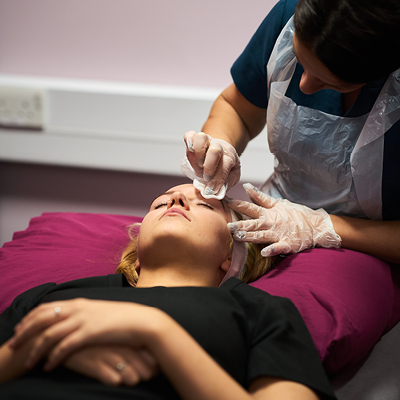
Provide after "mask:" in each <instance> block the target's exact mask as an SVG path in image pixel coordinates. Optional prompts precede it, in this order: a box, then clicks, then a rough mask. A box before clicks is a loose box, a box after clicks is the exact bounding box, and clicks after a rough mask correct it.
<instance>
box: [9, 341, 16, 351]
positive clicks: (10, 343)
mask: <svg viewBox="0 0 400 400" xmlns="http://www.w3.org/2000/svg"><path fill="white" fill-rule="evenodd" d="M8 346H9V347H11V348H12V349H13V348H15V339H11V340H10V341H9V342H8Z"/></svg>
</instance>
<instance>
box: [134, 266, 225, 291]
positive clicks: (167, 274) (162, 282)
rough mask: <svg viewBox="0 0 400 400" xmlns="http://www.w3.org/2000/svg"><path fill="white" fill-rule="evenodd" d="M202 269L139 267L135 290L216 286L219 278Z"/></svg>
mask: <svg viewBox="0 0 400 400" xmlns="http://www.w3.org/2000/svg"><path fill="white" fill-rule="evenodd" d="M211 272H212V271H210V270H209V269H204V268H196V266H193V265H190V266H188V265H187V264H186V265H176V264H174V265H164V266H162V267H157V268H154V267H152V268H151V267H150V268H148V267H145V266H141V268H140V273H139V280H138V282H137V284H136V287H137V288H141V287H154V286H165V287H177V286H218V283H219V280H221V279H222V277H221V279H219V278H220V277H219V276H216V275H217V274H212V273H211Z"/></svg>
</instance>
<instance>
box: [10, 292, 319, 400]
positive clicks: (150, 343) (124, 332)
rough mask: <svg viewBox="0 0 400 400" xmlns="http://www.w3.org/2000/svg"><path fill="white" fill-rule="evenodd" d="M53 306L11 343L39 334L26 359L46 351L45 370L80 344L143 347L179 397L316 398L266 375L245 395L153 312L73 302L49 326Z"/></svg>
mask: <svg viewBox="0 0 400 400" xmlns="http://www.w3.org/2000/svg"><path fill="white" fill-rule="evenodd" d="M54 306H55V304H48V305H42V306H40V307H38V308H37V309H36V310H35V311H33V312H31V314H30V315H28V316H27V317H26V318H25V319H24V320H23V321H22V324H20V326H19V327H18V329H17V333H16V336H15V340H14V341H13V346H14V347H16V348H18V346H19V343H21V342H22V343H23V341H24V338H25V337H29V336H30V334H32V333H34V334H37V333H38V332H39V333H41V334H40V336H39V338H38V339H37V340H36V343H35V345H34V346H33V350H32V353H31V355H30V358H31V360H32V362H33V363H37V362H38V361H39V360H40V359H41V358H42V357H43V356H44V355H45V354H47V353H48V352H50V353H49V358H48V363H47V368H49V369H50V368H54V367H55V366H57V365H58V364H60V363H61V362H62V361H63V360H64V359H65V358H66V357H68V356H69V354H71V353H73V352H74V351H76V350H78V349H79V348H81V347H82V346H87V345H93V344H100V343H115V344H120V345H129V346H134V347H135V348H146V349H148V350H149V351H150V352H151V354H152V355H153V356H154V358H155V359H156V360H157V362H158V364H159V366H160V368H161V369H162V371H163V372H164V373H165V375H166V376H167V377H168V378H169V380H170V382H171V383H172V384H173V385H174V387H175V388H176V390H177V391H178V392H179V394H180V395H181V396H182V398H183V399H190V400H208V399H210V398H212V399H215V400H218V399H224V400H225V399H227V398H229V399H233V400H234V399H254V398H255V399H268V398H271V397H270V396H272V398H275V397H273V396H278V397H279V396H280V397H282V398H285V399H287V400H290V399H296V400H315V399H318V397H317V396H316V395H315V393H314V392H313V391H312V390H310V389H309V388H307V387H306V386H304V385H301V384H298V383H294V382H290V381H284V380H281V379H273V378H268V377H263V378H259V379H257V380H255V381H254V382H253V384H252V385H251V387H250V392H248V391H246V390H245V389H244V388H243V387H242V386H241V385H239V384H238V383H237V382H236V381H235V380H234V379H233V378H232V377H231V376H230V375H229V374H228V373H227V372H226V371H225V370H224V369H223V368H222V367H221V366H220V365H219V364H218V363H217V362H215V361H214V359H213V358H212V357H211V356H210V355H209V354H208V353H207V352H206V351H205V350H204V349H203V348H202V347H201V346H200V345H199V344H198V343H197V342H196V341H195V340H194V339H193V338H192V336H190V335H189V333H188V332H187V331H186V330H185V329H183V328H182V327H181V326H180V325H179V324H178V323H177V322H176V321H175V320H173V319H172V318H171V317H169V316H168V315H167V314H165V313H164V312H163V311H161V310H159V309H157V308H154V307H147V306H142V305H139V304H133V303H123V302H112V301H98V300H85V299H76V300H70V301H64V302H57V306H59V307H61V309H62V315H61V318H60V321H59V322H57V323H54V315H53V314H54V311H53V310H54ZM129 316H131V317H129ZM188 355H190V356H189V357H188Z"/></svg>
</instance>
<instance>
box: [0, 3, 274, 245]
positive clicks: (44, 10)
mask: <svg viewBox="0 0 400 400" xmlns="http://www.w3.org/2000/svg"><path fill="white" fill-rule="evenodd" d="M274 3H275V0H251V1H244V0H240V1H239V0H68V1H66V0H64V1H63V0H0V74H11V75H28V76H39V77H58V78H73V79H89V80H101V81H128V82H133V83H154V84H167V85H187V86H204V87H217V88H222V87H225V86H226V85H228V84H229V83H230V74H229V69H230V67H231V65H232V63H233V62H234V60H235V59H236V57H237V56H238V55H239V54H240V52H241V51H242V50H243V48H244V47H245V46H246V44H247V42H248V40H249V39H250V37H251V36H252V34H253V33H254V31H255V30H256V29H257V27H258V25H259V24H260V22H261V21H262V19H263V18H264V16H265V15H266V14H267V13H268V11H269V10H270V9H271V8H272V6H273V4H274ZM182 180H183V177H164V176H157V175H144V174H129V173H122V172H110V171H93V170H84V169H74V168H70V169H68V168H60V167H51V166H32V165H24V164H12V163H2V162H0V246H1V245H2V243H3V242H5V241H8V240H11V237H12V233H13V232H14V231H17V230H22V229H25V228H26V227H27V226H28V222H29V219H30V218H31V217H34V216H37V215H40V214H41V213H42V212H46V211H74V212H104V213H127V214H135V215H143V213H144V212H145V210H146V208H147V206H148V202H149V199H152V196H154V192H156V193H158V192H159V189H165V187H166V186H172V185H174V184H177V183H180V182H182ZM231 196H232V197H242V196H244V195H243V189H242V188H241V187H240V186H237V187H235V188H234V189H233V192H232V194H231Z"/></svg>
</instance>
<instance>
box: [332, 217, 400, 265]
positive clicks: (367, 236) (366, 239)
mask: <svg viewBox="0 0 400 400" xmlns="http://www.w3.org/2000/svg"><path fill="white" fill-rule="evenodd" d="M330 217H331V220H332V223H333V226H334V228H335V231H336V233H337V234H338V235H340V237H341V238H342V247H343V248H345V249H350V250H356V251H360V252H363V253H366V254H370V255H372V256H375V257H377V258H380V259H381V260H384V261H387V262H391V263H395V264H400V221H371V220H367V219H361V218H352V217H343V216H337V215H331V216H330Z"/></svg>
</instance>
